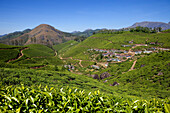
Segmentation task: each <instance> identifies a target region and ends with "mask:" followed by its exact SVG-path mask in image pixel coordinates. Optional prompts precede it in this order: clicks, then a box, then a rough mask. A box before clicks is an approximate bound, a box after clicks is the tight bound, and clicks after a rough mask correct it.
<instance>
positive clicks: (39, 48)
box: [23, 44, 55, 57]
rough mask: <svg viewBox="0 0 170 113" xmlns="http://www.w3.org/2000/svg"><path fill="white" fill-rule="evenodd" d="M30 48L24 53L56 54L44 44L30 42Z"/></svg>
mask: <svg viewBox="0 0 170 113" xmlns="http://www.w3.org/2000/svg"><path fill="white" fill-rule="evenodd" d="M26 47H28V48H29V49H27V50H24V51H23V53H24V54H25V55H26V56H28V57H39V56H54V55H55V53H54V51H53V50H52V49H51V48H49V47H47V46H44V45H40V44H30V45H27V46H26Z"/></svg>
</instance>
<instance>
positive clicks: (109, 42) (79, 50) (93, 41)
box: [63, 32, 170, 59]
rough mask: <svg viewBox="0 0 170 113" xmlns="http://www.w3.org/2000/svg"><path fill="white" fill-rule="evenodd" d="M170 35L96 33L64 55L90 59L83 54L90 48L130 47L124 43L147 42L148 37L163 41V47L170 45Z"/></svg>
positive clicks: (150, 39)
mask: <svg viewBox="0 0 170 113" xmlns="http://www.w3.org/2000/svg"><path fill="white" fill-rule="evenodd" d="M169 36H170V33H154V34H147V33H137V32H134V33H130V32H125V33H123V34H101V33H99V34H95V35H93V36H91V37H89V38H87V39H86V40H85V41H83V42H81V43H79V44H77V45H76V46H74V47H73V48H71V49H70V50H69V51H67V52H66V53H65V54H64V56H63V57H71V56H74V57H75V58H82V56H83V59H88V58H89V56H88V55H83V54H84V52H86V51H87V49H89V48H101V49H125V50H126V49H127V50H128V49H129V48H128V47H126V48H124V47H121V45H122V44H128V45H129V43H128V41H131V40H134V43H136V44H145V40H146V39H148V42H156V41H158V42H159V43H163V46H162V47H169V45H168V44H169V43H170V40H169Z"/></svg>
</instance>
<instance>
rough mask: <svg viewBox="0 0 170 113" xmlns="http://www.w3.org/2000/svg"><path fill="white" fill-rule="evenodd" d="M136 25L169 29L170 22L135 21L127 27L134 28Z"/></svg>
mask: <svg viewBox="0 0 170 113" xmlns="http://www.w3.org/2000/svg"><path fill="white" fill-rule="evenodd" d="M137 26H141V27H149V28H154V27H161V28H162V30H166V29H170V22H169V23H163V22H148V21H144V22H137V23H135V24H133V25H132V26H130V27H129V28H135V27H137Z"/></svg>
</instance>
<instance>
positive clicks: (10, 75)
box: [0, 68, 117, 95]
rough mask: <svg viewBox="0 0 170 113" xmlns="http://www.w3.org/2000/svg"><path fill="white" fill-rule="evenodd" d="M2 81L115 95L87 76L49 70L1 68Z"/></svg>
mask: <svg viewBox="0 0 170 113" xmlns="http://www.w3.org/2000/svg"><path fill="white" fill-rule="evenodd" d="M0 72H1V73H0V75H1V76H0V77H1V78H0V79H1V82H2V83H3V85H5V84H7V85H18V84H20V83H24V84H25V85H28V86H30V85H33V84H34V85H39V84H42V85H43V86H45V85H48V86H50V87H55V88H56V89H58V88H61V87H77V88H79V89H83V90H86V91H87V92H90V91H94V90H100V91H101V92H103V93H105V94H111V93H114V94H115V95H116V94H117V93H116V92H114V91H113V90H112V89H113V88H112V87H110V86H107V85H104V84H103V83H100V82H99V81H97V80H94V79H92V78H91V77H88V76H85V75H76V74H72V73H70V72H57V71H48V70H33V69H29V70H28V69H22V70H21V69H15V68H14V69H11V68H0Z"/></svg>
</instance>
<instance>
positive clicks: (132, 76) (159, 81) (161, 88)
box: [106, 52, 170, 98]
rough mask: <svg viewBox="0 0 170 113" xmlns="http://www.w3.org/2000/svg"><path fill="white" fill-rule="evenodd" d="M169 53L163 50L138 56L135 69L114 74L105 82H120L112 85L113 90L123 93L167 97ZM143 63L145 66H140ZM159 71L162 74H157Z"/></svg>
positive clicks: (169, 80)
mask: <svg viewBox="0 0 170 113" xmlns="http://www.w3.org/2000/svg"><path fill="white" fill-rule="evenodd" d="M169 55H170V53H169V52H163V53H154V54H152V55H150V56H146V57H143V58H140V59H138V61H137V64H136V66H135V68H136V69H135V70H132V71H130V72H126V73H124V74H118V75H116V74H115V75H113V76H112V77H110V78H108V79H109V82H108V83H106V84H108V85H109V84H111V83H113V82H118V83H120V85H119V86H118V87H114V90H115V91H116V92H119V93H122V94H125V95H127V94H128V95H134V96H141V97H150V96H151V97H159V98H166V97H169V95H170V92H169V86H170V84H169V83H170V76H169V63H170V59H169ZM143 64H144V65H145V66H144V67H141V65H143ZM110 69H111V68H110ZM159 72H163V74H162V75H158V73H159Z"/></svg>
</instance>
